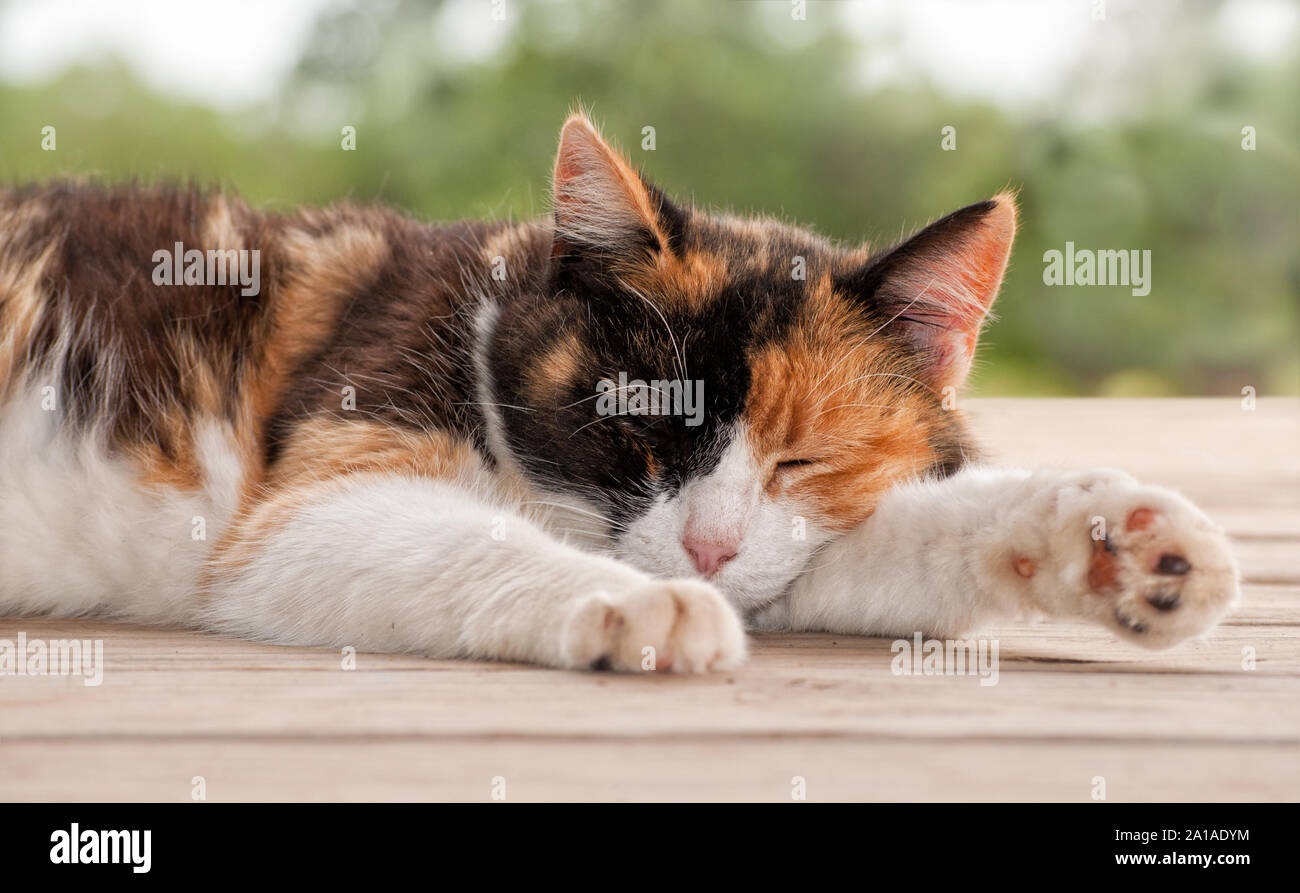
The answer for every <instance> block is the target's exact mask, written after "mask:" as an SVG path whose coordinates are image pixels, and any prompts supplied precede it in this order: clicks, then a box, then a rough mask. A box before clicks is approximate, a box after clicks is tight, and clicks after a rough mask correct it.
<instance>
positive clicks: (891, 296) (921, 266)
mask: <svg viewBox="0 0 1300 893" xmlns="http://www.w3.org/2000/svg"><path fill="white" fill-rule="evenodd" d="M1015 235H1016V205H1015V198H1014V196H1012V195H1011V194H1010V193H1002V194H1000V195H997V196H994V197H993V198H991V199H989V200H988V201H984V202H979V203H978V204H974V205H970V206H968V207H965V208H962V209H961V210H960V211H955V212H953V213H952V214H949V215H948V216H947V217H944V218H943V219H942V220H939V221H937V222H935V223H932V224H930V225H929V226H927V227H926V228H925V229H923V230H921V231H920V232H918V233H917V234H916V235H914V236H912V237H911V238H909V239H907V240H906V241H904V242H902V243H901V244H899V245H897V246H895V247H894V248H892V249H890V250H889V251H887V252H885V253H884V254H882V255H880V256H878V257H873V258H871V259H870V260H868V261H867V263H866V265H865V266H864V267H862V268H861V269H859V270H856V271H854V272H852V273H850V274H848V275H847V276H843V277H841V278H840V280H839V281H838V283H837V285H838V286H839V287H840V288H842V289H844V290H845V291H846V292H848V293H850V294H853V295H855V296H857V297H858V298H860V299H861V300H863V301H866V302H868V303H869V304H871V305H872V306H874V307H876V308H877V309H878V310H879V311H880V312H881V314H883V316H884V317H885V318H886V319H887V320H888V323H887V325H888V326H889V327H892V328H894V329H895V330H896V331H901V332H902V333H904V335H905V336H906V337H907V338H908V340H909V341H911V342H912V344H913V345H915V346H916V348H917V349H918V350H919V351H921V353H922V355H923V356H924V357H925V360H926V364H927V376H926V377H927V378H928V381H927V384H929V385H931V386H932V387H934V388H935V389H941V388H944V387H948V386H952V387H961V386H962V384H964V383H965V381H966V376H967V375H968V374H969V372H970V365H971V358H972V357H973V356H974V354H975V343H976V341H977V340H978V339H979V333H980V327H981V326H982V325H983V324H984V320H985V318H986V317H987V316H988V313H989V309H990V308H991V307H992V306H993V300H994V298H996V297H997V294H998V288H999V287H1000V286H1001V284H1002V275H1003V273H1005V272H1006V268H1007V259H1008V258H1009V257H1010V256H1011V243H1012V241H1013V240H1014V239H1015Z"/></svg>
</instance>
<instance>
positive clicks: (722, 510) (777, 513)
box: [617, 428, 830, 612]
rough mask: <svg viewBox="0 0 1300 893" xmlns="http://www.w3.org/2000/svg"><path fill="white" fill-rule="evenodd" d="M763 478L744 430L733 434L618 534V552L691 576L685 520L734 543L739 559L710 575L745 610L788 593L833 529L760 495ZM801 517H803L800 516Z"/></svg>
mask: <svg viewBox="0 0 1300 893" xmlns="http://www.w3.org/2000/svg"><path fill="white" fill-rule="evenodd" d="M765 483H766V479H765V477H764V476H763V473H762V469H760V468H759V465H758V463H757V461H756V460H755V458H754V453H753V449H752V448H751V446H750V444H749V441H748V439H747V438H746V436H745V435H744V432H743V430H742V429H739V428H738V429H737V430H735V431H733V432H731V435H730V443H729V444H728V445H727V447H726V448H725V450H724V452H723V454H722V456H721V457H720V459H719V461H718V464H717V466H716V467H715V468H714V470H713V471H711V472H710V473H709V474H707V475H704V476H702V477H699V478H697V479H695V480H692V481H688V482H687V484H686V486H685V487H684V488H683V490H682V491H681V492H680V493H678V494H676V495H675V496H672V497H667V496H661V497H660V498H659V499H658V500H657V501H656V502H655V503H654V505H653V506H651V508H650V510H649V511H647V512H646V513H645V514H643V515H642V516H641V517H639V518H637V519H636V520H635V521H633V522H632V523H630V524H629V525H628V527H627V530H626V531H625V532H624V533H623V535H622V536H621V537H620V538H619V541H618V544H617V548H618V550H619V555H620V556H621V557H622V558H623V559H624V560H625V561H628V562H630V563H631V564H633V565H635V566H637V567H639V568H642V569H643V570H646V571H649V572H650V573H652V574H655V575H656V576H661V577H663V576H679V577H686V576H693V575H694V574H695V568H694V566H693V565H692V563H691V559H690V556H689V555H688V554H687V552H686V549H685V548H684V546H683V540H684V538H685V536H686V532H687V529H688V525H690V526H691V528H692V530H693V531H695V532H697V533H698V534H702V535H703V538H704V539H706V540H712V541H714V542H723V541H727V542H739V543H740V549H739V551H738V552H737V553H736V557H735V558H733V559H732V560H731V561H728V562H727V563H726V564H724V565H723V566H722V568H721V569H720V570H719V571H718V572H717V573H716V574H715V575H714V576H713V577H711V578H710V579H709V582H710V583H712V584H713V585H714V586H716V587H718V588H719V589H721V590H722V591H723V592H724V593H725V594H726V595H727V597H728V598H729V599H730V601H731V602H732V604H734V605H735V606H736V607H737V608H738V609H739V610H741V611H742V612H749V611H752V610H755V609H756V608H759V607H762V606H763V605H766V604H768V603H769V602H771V601H772V600H773V599H774V598H777V597H778V596H779V595H781V593H782V592H784V591H785V589H786V587H787V586H789V584H790V582H791V581H792V580H794V578H795V577H796V576H798V574H799V572H800V571H801V570H803V568H804V566H805V565H806V564H807V562H808V558H809V556H811V555H812V554H813V552H814V551H816V549H817V548H818V547H819V546H821V545H822V544H823V543H825V542H827V541H828V540H829V539H830V533H829V532H828V531H826V530H825V529H824V528H822V527H821V526H819V525H818V524H816V523H815V522H813V521H812V520H811V519H808V518H804V517H803V514H802V511H801V509H800V507H799V506H798V505H796V504H794V503H791V502H788V501H784V500H775V499H772V498H771V497H769V496H768V495H767V494H766V493H764V490H763V486H764V484H765ZM801 519H802V521H801Z"/></svg>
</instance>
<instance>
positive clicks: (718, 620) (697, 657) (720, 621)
mask: <svg viewBox="0 0 1300 893" xmlns="http://www.w3.org/2000/svg"><path fill="white" fill-rule="evenodd" d="M745 651H746V646H745V630H744V626H743V625H742V624H741V621H740V617H739V616H737V614H736V611H735V609H734V608H732V607H731V605H730V604H728V603H727V601H726V599H725V598H723V596H722V594H721V593H719V592H718V590H716V589H714V588H713V587H712V586H710V585H709V584H707V583H702V582H700V581H698V580H653V581H649V582H647V583H643V584H642V585H640V586H637V587H634V588H632V589H630V590H627V591H625V592H622V593H604V592H602V593H597V594H595V595H593V596H591V597H590V598H588V599H587V600H585V601H584V602H583V603H582V604H581V605H579V607H578V608H577V610H576V611H575V612H574V615H573V616H572V617H571V618H570V619H569V622H568V626H567V628H566V631H565V652H566V655H567V657H568V661H569V666H571V667H573V668H576V669H587V668H590V669H610V670H619V671H622V672H629V673H640V672H660V673H666V672H673V673H704V672H707V671H709V670H725V669H730V668H732V667H736V666H739V665H740V664H741V663H742V662H743V661H744V659H745Z"/></svg>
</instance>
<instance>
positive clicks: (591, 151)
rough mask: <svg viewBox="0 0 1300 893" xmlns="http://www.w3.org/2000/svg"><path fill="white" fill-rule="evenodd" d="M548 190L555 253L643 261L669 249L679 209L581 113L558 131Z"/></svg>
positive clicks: (678, 218) (573, 115)
mask: <svg viewBox="0 0 1300 893" xmlns="http://www.w3.org/2000/svg"><path fill="white" fill-rule="evenodd" d="M551 191H552V202H553V205H554V211H555V239H556V246H555V253H556V254H557V255H569V254H573V253H575V252H576V253H580V254H585V255H589V256H596V257H600V258H602V259H605V260H608V261H616V262H642V261H651V260H653V256H654V255H655V254H656V253H658V252H667V251H670V250H671V249H672V244H673V239H674V237H675V234H676V227H677V226H678V225H679V224H680V215H681V212H680V211H678V210H677V209H676V208H675V207H674V206H673V205H672V204H671V203H670V202H669V201H668V199H667V197H666V196H664V194H663V193H662V192H660V191H659V190H658V189H656V188H654V187H653V186H651V185H650V184H649V183H647V182H646V181H645V180H644V179H643V178H642V177H641V175H640V174H639V173H637V171H636V169H635V168H633V167H632V165H631V163H630V162H629V161H628V160H627V159H626V158H624V157H623V156H622V155H621V154H620V153H619V152H618V151H617V150H615V149H614V148H613V147H612V146H610V145H609V143H607V142H605V140H604V139H603V138H602V137H601V135H600V133H599V131H597V130H596V127H595V125H593V124H592V123H591V121H590V120H589V119H588V118H587V116H586V115H584V114H582V113H580V112H577V113H574V114H572V115H570V116H569V118H568V120H567V121H565V122H564V129H563V130H562V131H561V132H560V148H559V152H558V153H557V154H556V157H555V174H554V178H553V181H552V190H551Z"/></svg>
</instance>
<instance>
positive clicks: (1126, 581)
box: [1052, 472, 1240, 648]
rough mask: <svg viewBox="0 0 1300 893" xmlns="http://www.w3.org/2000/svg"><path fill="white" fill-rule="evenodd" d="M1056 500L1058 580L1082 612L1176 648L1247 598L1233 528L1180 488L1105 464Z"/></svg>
mask: <svg viewBox="0 0 1300 893" xmlns="http://www.w3.org/2000/svg"><path fill="white" fill-rule="evenodd" d="M1053 500H1054V502H1055V523H1054V524H1053V525H1052V534H1053V538H1054V539H1058V540H1059V542H1058V543H1057V547H1058V548H1059V549H1060V551H1059V553H1058V554H1059V555H1061V556H1064V560H1063V561H1061V562H1059V563H1057V567H1056V571H1057V575H1058V576H1057V579H1058V580H1059V582H1060V583H1062V584H1064V586H1065V588H1066V590H1067V591H1068V592H1069V593H1070V594H1071V595H1073V597H1074V598H1075V599H1077V604H1076V606H1075V607H1076V609H1077V611H1078V613H1080V614H1082V615H1083V616H1085V617H1090V618H1092V619H1094V620H1096V621H1097V622H1099V623H1101V624H1102V625H1104V626H1106V627H1108V628H1109V629H1111V630H1113V631H1114V632H1115V633H1116V634H1117V635H1118V636H1119V637H1120V638H1122V639H1125V640H1127V641H1130V642H1134V643H1136V644H1138V645H1142V646H1144V647H1147V648H1168V647H1170V646H1172V645H1176V644H1177V643H1179V642H1181V641H1183V640H1184V639H1187V638H1190V637H1193V636H1198V635H1201V634H1203V633H1205V632H1208V631H1209V630H1210V629H1212V628H1213V627H1214V625H1215V624H1216V623H1217V622H1218V621H1219V619H1220V618H1221V617H1222V616H1223V615H1224V614H1225V613H1226V612H1227V611H1228V610H1229V609H1230V608H1231V607H1232V606H1233V604H1235V603H1236V602H1237V600H1238V599H1239V597H1240V587H1239V584H1238V570H1237V564H1236V562H1235V560H1234V559H1233V557H1232V551H1231V549H1230V547H1229V545H1228V539H1227V536H1226V535H1225V534H1224V532H1223V530H1222V529H1220V528H1219V527H1218V526H1217V525H1215V524H1214V523H1213V522H1212V521H1210V519H1209V518H1208V517H1206V516H1205V514H1204V513H1202V512H1201V511H1200V510H1199V509H1198V508H1196V506H1194V505H1193V504H1192V503H1191V502H1189V501H1188V500H1186V499H1184V498H1183V497H1182V496H1180V495H1178V494H1177V493H1175V492H1173V491H1171V490H1166V489H1164V488H1161V487H1153V486H1146V485H1142V484H1139V483H1138V482H1137V481H1135V480H1134V479H1133V478H1131V477H1130V476H1128V475H1126V474H1123V473H1116V472H1096V473H1091V474H1086V475H1080V476H1079V477H1078V478H1076V479H1075V480H1072V481H1070V482H1068V483H1067V484H1066V485H1065V486H1063V487H1061V488H1060V489H1059V490H1058V491H1057V492H1056V493H1055V494H1054V495H1053Z"/></svg>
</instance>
